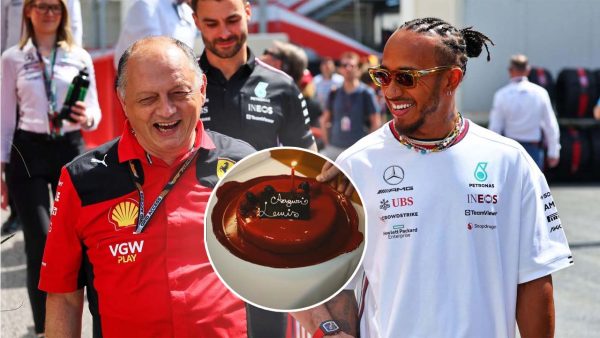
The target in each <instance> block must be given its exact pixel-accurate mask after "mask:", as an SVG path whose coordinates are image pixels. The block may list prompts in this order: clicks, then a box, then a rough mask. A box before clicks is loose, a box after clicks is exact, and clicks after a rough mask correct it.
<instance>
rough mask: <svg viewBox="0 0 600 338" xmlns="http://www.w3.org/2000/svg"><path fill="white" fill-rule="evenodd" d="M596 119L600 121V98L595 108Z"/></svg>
mask: <svg viewBox="0 0 600 338" xmlns="http://www.w3.org/2000/svg"><path fill="white" fill-rule="evenodd" d="M594 118H595V119H596V120H600V97H599V98H598V102H596V106H595V107H594Z"/></svg>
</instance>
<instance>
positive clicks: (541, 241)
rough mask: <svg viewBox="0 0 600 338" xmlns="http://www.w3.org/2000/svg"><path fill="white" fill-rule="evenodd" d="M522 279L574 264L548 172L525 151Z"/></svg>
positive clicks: (521, 242) (537, 276)
mask: <svg viewBox="0 0 600 338" xmlns="http://www.w3.org/2000/svg"><path fill="white" fill-rule="evenodd" d="M521 158H522V161H523V163H524V165H523V167H524V168H523V170H524V171H525V172H524V174H523V177H524V178H523V179H524V182H523V193H522V198H521V238H520V240H519V280H518V283H519V284H521V283H526V282H529V281H532V280H534V279H538V278H540V277H543V276H546V275H549V274H551V273H553V272H555V271H557V270H560V269H563V268H565V267H568V266H570V265H571V264H573V257H572V255H571V250H570V249H569V244H568V243H567V238H566V236H565V232H564V229H563V225H562V223H561V220H560V218H559V215H558V209H557V207H556V205H555V202H554V199H553V197H552V193H551V192H550V188H549V187H548V183H547V182H546V179H545V177H544V174H542V172H541V171H540V170H539V168H538V167H537V165H536V164H535V163H534V162H533V160H531V159H530V158H528V157H526V156H525V153H524V151H523V154H522V156H521Z"/></svg>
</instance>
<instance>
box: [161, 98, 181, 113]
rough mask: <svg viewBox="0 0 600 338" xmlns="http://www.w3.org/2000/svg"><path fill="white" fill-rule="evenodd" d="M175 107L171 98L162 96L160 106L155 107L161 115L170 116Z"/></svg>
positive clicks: (175, 109)
mask: <svg viewBox="0 0 600 338" xmlns="http://www.w3.org/2000/svg"><path fill="white" fill-rule="evenodd" d="M176 111H177V108H176V107H175V104H174V102H173V101H172V100H170V99H169V98H162V99H161V100H160V107H159V108H158V109H157V113H158V115H160V116H162V117H170V116H171V115H173V114H175V112H176Z"/></svg>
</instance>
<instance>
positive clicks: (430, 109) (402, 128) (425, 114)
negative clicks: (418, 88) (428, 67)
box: [394, 81, 441, 137]
mask: <svg viewBox="0 0 600 338" xmlns="http://www.w3.org/2000/svg"><path fill="white" fill-rule="evenodd" d="M440 84H441V81H436V82H435V84H434V86H435V87H434V89H433V91H432V92H431V95H429V98H428V99H427V102H430V103H429V104H428V105H427V106H425V107H423V109H421V111H420V112H419V119H418V120H417V121H415V122H414V123H412V124H409V125H400V123H398V122H397V121H394V127H395V128H396V131H397V132H398V133H399V134H400V135H406V136H409V137H410V135H412V134H413V133H414V132H416V131H417V130H419V128H421V127H422V126H423V125H424V124H425V122H426V120H427V119H428V118H429V115H431V114H433V113H434V112H435V111H437V110H438V107H439V105H440V87H441V85H440Z"/></svg>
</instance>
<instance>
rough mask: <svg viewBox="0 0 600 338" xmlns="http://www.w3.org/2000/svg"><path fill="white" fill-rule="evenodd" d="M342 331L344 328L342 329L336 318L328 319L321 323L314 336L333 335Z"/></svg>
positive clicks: (319, 337) (316, 337) (317, 337)
mask: <svg viewBox="0 0 600 338" xmlns="http://www.w3.org/2000/svg"><path fill="white" fill-rule="evenodd" d="M340 331H342V329H340V325H339V324H338V323H337V322H336V321H335V320H326V321H324V322H322V323H321V324H319V328H318V329H317V330H316V331H315V333H313V334H312V338H321V337H323V336H332V335H334V334H336V333H338V332H340Z"/></svg>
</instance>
